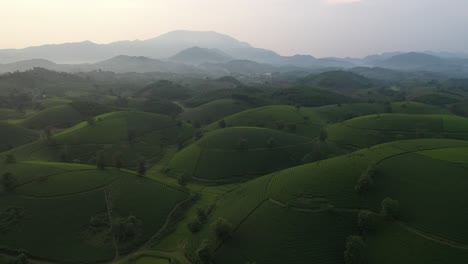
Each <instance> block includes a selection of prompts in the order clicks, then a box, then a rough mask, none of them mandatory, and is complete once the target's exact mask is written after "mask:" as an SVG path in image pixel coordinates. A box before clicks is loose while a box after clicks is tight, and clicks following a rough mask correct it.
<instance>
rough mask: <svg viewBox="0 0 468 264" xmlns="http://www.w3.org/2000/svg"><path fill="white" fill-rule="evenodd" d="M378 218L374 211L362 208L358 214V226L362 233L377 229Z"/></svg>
mask: <svg viewBox="0 0 468 264" xmlns="http://www.w3.org/2000/svg"><path fill="white" fill-rule="evenodd" d="M375 225H376V219H375V216H374V214H373V213H372V212H369V211H366V210H362V211H360V212H359V214H358V228H359V231H360V232H361V234H366V233H368V232H369V231H372V230H374V229H375Z"/></svg>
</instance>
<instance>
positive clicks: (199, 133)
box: [195, 130, 203, 140]
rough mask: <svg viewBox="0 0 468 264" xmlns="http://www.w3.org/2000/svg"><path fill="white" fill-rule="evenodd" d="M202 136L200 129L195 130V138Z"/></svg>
mask: <svg viewBox="0 0 468 264" xmlns="http://www.w3.org/2000/svg"><path fill="white" fill-rule="evenodd" d="M202 137H203V133H202V132H201V131H200V130H196V131H195V139H197V140H199V139H200V138H202Z"/></svg>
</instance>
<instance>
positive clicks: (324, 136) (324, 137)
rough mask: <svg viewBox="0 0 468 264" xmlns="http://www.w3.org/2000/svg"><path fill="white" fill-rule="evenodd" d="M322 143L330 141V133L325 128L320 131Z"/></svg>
mask: <svg viewBox="0 0 468 264" xmlns="http://www.w3.org/2000/svg"><path fill="white" fill-rule="evenodd" d="M319 138H320V141H327V139H328V132H327V130H325V129H324V128H322V129H321V130H320V135H319Z"/></svg>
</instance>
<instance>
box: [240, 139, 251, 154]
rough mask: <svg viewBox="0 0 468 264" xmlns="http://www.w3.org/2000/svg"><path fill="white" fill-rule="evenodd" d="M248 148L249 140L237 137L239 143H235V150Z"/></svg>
mask: <svg viewBox="0 0 468 264" xmlns="http://www.w3.org/2000/svg"><path fill="white" fill-rule="evenodd" d="M248 149H249V141H248V140H247V139H246V138H241V139H239V143H237V150H240V151H246V150H248Z"/></svg>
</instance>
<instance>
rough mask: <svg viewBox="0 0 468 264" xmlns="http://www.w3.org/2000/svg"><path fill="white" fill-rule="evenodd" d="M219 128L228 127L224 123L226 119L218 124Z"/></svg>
mask: <svg viewBox="0 0 468 264" xmlns="http://www.w3.org/2000/svg"><path fill="white" fill-rule="evenodd" d="M218 126H219V127H220V128H225V127H226V121H224V119H221V120H220V121H219V122H218Z"/></svg>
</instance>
